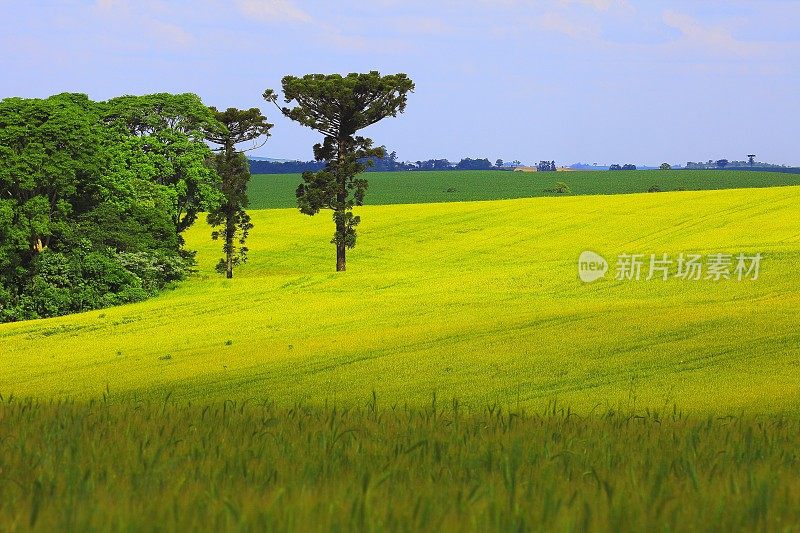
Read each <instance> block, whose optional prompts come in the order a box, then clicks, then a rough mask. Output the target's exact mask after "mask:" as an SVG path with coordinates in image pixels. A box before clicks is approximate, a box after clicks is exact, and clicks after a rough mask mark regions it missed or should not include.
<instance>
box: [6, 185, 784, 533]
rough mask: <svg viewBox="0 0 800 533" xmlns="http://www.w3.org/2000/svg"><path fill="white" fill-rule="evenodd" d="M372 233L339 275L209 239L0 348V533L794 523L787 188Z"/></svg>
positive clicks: (567, 203) (24, 330)
mask: <svg viewBox="0 0 800 533" xmlns="http://www.w3.org/2000/svg"><path fill="white" fill-rule="evenodd" d="M360 214H361V215H362V217H363V223H362V227H361V234H360V238H359V242H358V246H357V247H356V248H355V249H354V250H353V251H352V252H351V253H350V255H349V263H348V271H347V272H346V273H340V274H336V273H334V272H333V267H334V257H333V250H332V246H331V245H330V244H328V241H329V240H330V235H331V233H332V222H331V220H330V219H329V218H328V217H326V216H317V217H313V218H311V217H307V216H304V215H300V214H299V213H297V212H296V211H295V210H293V209H282V210H267V211H255V212H253V220H254V222H255V225H256V227H255V230H254V231H253V233H252V237H251V240H250V248H251V253H250V262H249V263H248V264H247V265H246V266H244V267H243V268H240V269H239V270H238V271H237V272H236V277H235V279H233V280H232V281H229V280H225V279H221V278H220V277H219V276H218V275H217V274H215V273H214V272H213V265H214V264H215V262H216V261H217V258H218V254H219V251H218V249H217V245H216V244H215V243H212V242H211V241H210V239H209V238H208V234H209V230H208V228H205V227H200V226H198V227H196V228H194V229H192V231H191V233H190V234H189V235H188V239H187V240H188V244H189V246H190V247H192V248H195V249H198V250H199V253H198V260H199V272H198V274H197V275H196V276H194V277H193V278H192V279H190V280H189V281H187V282H185V283H183V284H181V285H180V286H179V287H178V288H176V289H175V290H173V291H170V292H167V293H164V294H162V295H161V296H160V297H158V298H154V299H152V300H150V301H147V302H143V303H140V304H135V305H128V306H124V307H118V308H112V309H106V310H102V311H93V312H90V313H86V314H82V315H75V316H69V317H62V318H56V319H48V320H41V321H35V322H25V323H17V324H4V325H0V531H28V530H35V531H140V530H141V531H187V530H213V531H490V530H496V531H511V530H513V531H598V530H599V531H605V530H608V531H626V530H637V531H720V530H722V531H735V530H740V531H796V530H798V529H799V528H800V483H798V481H797V480H798V479H800V454H799V453H798V449H800V430H799V429H798V428H799V427H800V426H798V424H800V328H799V327H798V326H800V293H799V292H798V288H800V275H798V272H797V267H798V265H799V264H800V222H798V221H800V187H782V188H772V189H749V190H726V191H708V192H673V193H659V194H635V195H627V196H603V197H594V196H583V197H565V198H536V199H522V200H506V201H487V202H469V203H457V202H456V203H447V204H420V205H392V206H380V207H364V208H361V209H360ZM584 250H593V251H595V252H597V253H600V254H602V255H603V256H605V257H606V258H608V259H609V260H610V262H611V263H612V271H611V272H610V273H609V274H608V276H607V277H606V278H605V279H603V280H600V281H596V282H595V283H592V284H583V283H582V282H581V281H579V279H578V271H577V258H578V256H579V254H580V253H581V252H582V251H584ZM740 252H741V253H746V254H747V255H753V254H756V253H761V254H762V255H763V261H762V263H761V269H760V273H759V278H758V279H757V280H752V279H745V280H742V281H738V280H735V279H734V280H727V281H726V280H722V281H713V280H698V281H683V280H679V279H669V280H666V281H664V280H657V279H653V280H650V281H645V280H641V281H633V280H627V281H616V280H615V279H614V277H615V276H614V271H613V268H614V266H613V263H614V261H615V258H616V257H617V256H618V255H619V254H623V253H628V254H630V253H635V254H645V255H647V256H649V254H658V255H659V256H660V255H661V254H665V253H666V254H670V256H672V257H673V258H676V257H677V255H678V254H680V253H686V254H688V253H699V254H704V255H708V254H715V253H730V254H738V253H740ZM646 274H647V272H646V269H645V272H643V277H647V275H646Z"/></svg>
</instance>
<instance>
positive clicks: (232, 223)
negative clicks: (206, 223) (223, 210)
mask: <svg viewBox="0 0 800 533" xmlns="http://www.w3.org/2000/svg"><path fill="white" fill-rule="evenodd" d="M227 211H228V213H227V215H228V216H227V217H226V220H225V267H226V268H225V277H226V278H228V279H233V239H235V238H236V220H235V219H234V216H233V212H234V211H235V208H234V207H233V206H231V205H230V204H229V205H228V209H227Z"/></svg>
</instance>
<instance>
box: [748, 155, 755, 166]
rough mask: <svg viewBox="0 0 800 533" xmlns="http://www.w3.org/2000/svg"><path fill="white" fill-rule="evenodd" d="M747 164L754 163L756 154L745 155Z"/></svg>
mask: <svg viewBox="0 0 800 533" xmlns="http://www.w3.org/2000/svg"><path fill="white" fill-rule="evenodd" d="M747 164H748V165H750V166H751V167H752V166H753V165H755V164H756V154H748V155H747Z"/></svg>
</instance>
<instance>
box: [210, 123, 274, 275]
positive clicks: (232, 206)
mask: <svg viewBox="0 0 800 533" xmlns="http://www.w3.org/2000/svg"><path fill="white" fill-rule="evenodd" d="M211 111H212V113H213V114H214V116H215V118H216V119H217V120H218V121H219V122H220V123H221V124H222V125H224V126H225V129H224V130H221V131H208V132H206V140H207V141H209V142H211V143H214V144H217V145H219V148H217V149H216V150H215V152H216V153H215V154H214V155H213V157H212V161H211V163H212V166H213V167H214V170H216V172H217V174H219V176H220V178H221V181H220V187H221V192H222V194H223V196H224V199H223V201H222V203H221V204H220V205H219V207H217V208H216V209H214V210H212V211H211V212H210V213H209V214H208V223H209V224H210V225H211V226H212V227H213V228H219V227H220V226H221V227H222V229H221V230H219V229H214V231H213V233H212V234H211V237H212V238H213V239H214V240H218V239H222V241H223V244H222V251H223V253H224V254H225V257H223V258H222V259H220V261H219V263H218V264H217V272H219V273H221V274H222V273H224V274H225V275H226V277H227V278H228V279H230V278H232V277H233V268H234V267H235V266H238V265H240V264H241V263H244V262H245V261H246V260H247V246H245V242H246V241H247V237H248V235H249V233H250V230H251V229H252V228H253V224H252V222H251V221H250V215H249V214H247V212H246V211H245V208H247V204H248V199H247V184H248V183H249V182H250V166H249V164H248V162H247V158H246V157H245V155H244V152H247V151H250V150H253V149H255V148H257V147H259V146H263V144H264V143H263V142H262V143H261V145H259V146H253V147H251V148H248V149H246V150H242V151H238V150H236V145H237V144H240V143H244V142H250V141H255V140H256V139H258V138H259V137H269V130H270V128H272V124H270V123H269V122H267V119H266V117H265V116H264V115H262V114H261V110H260V109H257V108H252V109H247V110H241V109H236V108H232V107H231V108H228V109H227V110H225V111H218V110H217V109H216V108H213V107H212V108H211ZM264 142H266V138H265V139H264Z"/></svg>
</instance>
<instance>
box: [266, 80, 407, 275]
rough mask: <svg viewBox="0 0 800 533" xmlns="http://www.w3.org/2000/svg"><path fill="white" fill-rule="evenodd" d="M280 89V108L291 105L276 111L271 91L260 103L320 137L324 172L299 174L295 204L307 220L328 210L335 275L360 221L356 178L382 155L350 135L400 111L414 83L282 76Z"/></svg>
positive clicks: (317, 149) (360, 185) (362, 186)
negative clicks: (300, 180) (332, 225)
mask: <svg viewBox="0 0 800 533" xmlns="http://www.w3.org/2000/svg"><path fill="white" fill-rule="evenodd" d="M282 86H283V96H284V99H285V101H286V103H287V104H291V103H292V102H294V103H295V106H294V107H291V108H290V107H281V106H280V105H279V104H278V103H277V101H278V95H277V94H276V93H275V91H273V90H272V89H268V90H266V91H264V99H265V100H267V101H268V102H272V103H274V104H275V105H278V108H279V109H280V110H281V112H282V113H283V114H284V115H285V116H287V117H289V118H290V119H292V120H294V121H296V122H299V123H300V124H302V125H303V126H307V127H309V128H312V129H314V130H316V131H318V132H320V133H322V135H323V136H324V139H323V142H322V143H319V144H316V145H314V157H315V158H316V160H317V161H324V162H325V168H323V169H322V170H320V171H318V172H304V173H303V183H301V184H300V186H299V187H298V188H297V204H298V207H299V208H300V211H301V212H302V213H305V214H307V215H315V214H317V213H319V211H320V210H321V209H330V210H332V211H333V221H334V223H335V224H336V232H335V233H334V235H333V239H332V240H331V243H332V244H335V245H336V270H337V271H344V270H345V269H346V267H347V262H346V258H345V252H346V250H347V248H352V247H354V246H355V244H356V226H357V225H358V224H359V222H360V221H361V219H360V217H358V216H355V215H353V207H354V206H359V205H363V203H364V193H365V191H366V189H367V180H365V179H362V178H358V175H359V174H361V173H362V172H364V171H365V170H366V169H367V166H368V165H370V164H371V163H372V162H371V158H376V157H377V158H383V157H384V156H385V150H384V149H383V148H380V147H379V148H375V147H373V141H372V139H369V138H367V137H362V136H358V135H356V133H357V132H358V131H359V130H361V129H363V128H366V127H367V126H370V125H372V124H375V123H377V122H379V121H380V120H382V119H384V118H386V117H396V116H397V115H398V114H400V113H402V112H403V111H405V108H406V102H407V97H408V93H410V92H413V90H414V83H413V82H412V81H411V79H409V77H408V76H407V75H405V74H393V75H389V76H381V75H380V73H378V72H375V71H372V72H369V73H366V74H357V73H353V74H348V75H347V76H341V75H339V74H332V75H325V74H308V75H306V76H303V77H302V78H299V77H296V76H286V77H284V78H283V80H282Z"/></svg>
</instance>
